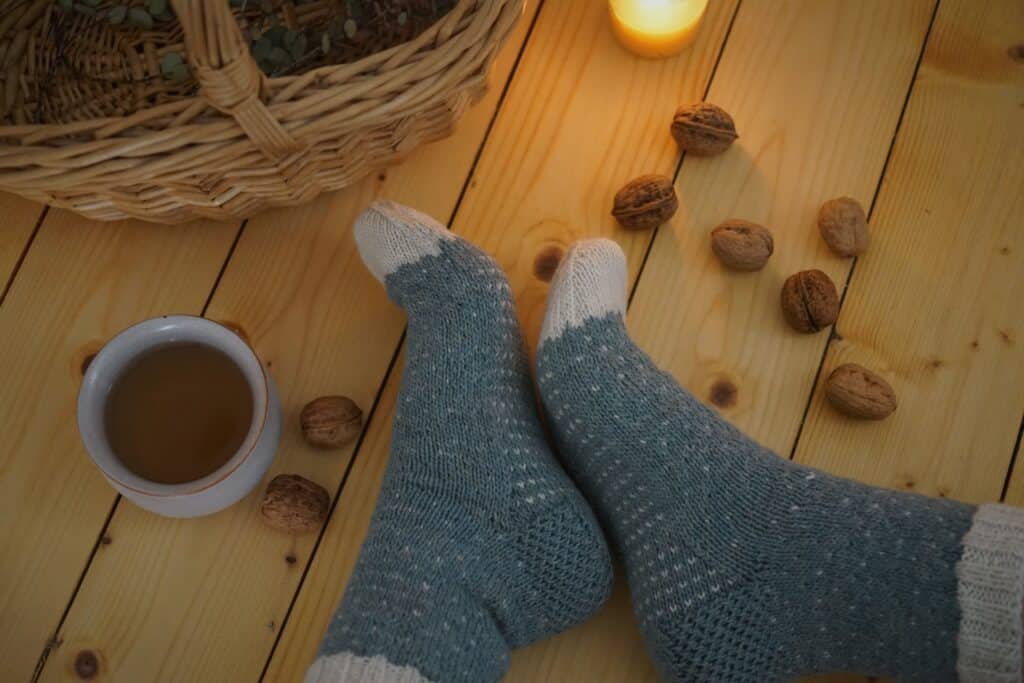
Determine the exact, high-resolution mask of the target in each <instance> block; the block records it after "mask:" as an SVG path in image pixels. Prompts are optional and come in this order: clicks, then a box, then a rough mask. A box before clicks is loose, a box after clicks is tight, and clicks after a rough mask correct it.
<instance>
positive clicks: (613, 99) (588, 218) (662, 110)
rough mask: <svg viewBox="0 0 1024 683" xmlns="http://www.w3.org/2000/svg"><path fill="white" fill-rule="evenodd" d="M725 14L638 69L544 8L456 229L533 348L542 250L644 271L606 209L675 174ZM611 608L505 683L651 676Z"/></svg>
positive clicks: (359, 482) (372, 461) (380, 435)
mask: <svg viewBox="0 0 1024 683" xmlns="http://www.w3.org/2000/svg"><path fill="white" fill-rule="evenodd" d="M734 7H735V4H734V3H725V2H716V3H713V4H712V6H711V9H710V14H709V16H708V17H707V19H706V23H705V25H704V28H703V29H702V33H701V37H700V39H699V41H698V43H697V44H696V45H695V46H694V47H693V48H692V50H691V51H690V52H688V53H687V54H684V55H682V56H680V57H678V58H676V59H672V60H665V61H660V62H658V61H654V62H652V61H644V60H640V59H637V58H634V57H632V56H630V55H629V54H627V53H626V52H625V51H623V50H622V48H620V47H619V46H618V44H617V43H615V41H614V38H613V36H612V35H611V32H610V28H609V26H608V22H607V7H606V6H605V5H603V4H602V3H597V2H593V3H589V2H588V3H575V2H557V3H548V4H547V5H545V6H544V8H543V9H542V11H541V16H540V18H539V19H538V21H537V27H536V29H535V31H534V35H533V37H532V38H531V40H530V43H529V45H528V46H527V49H526V52H525V54H524V56H523V63H522V64H521V66H520V69H519V72H518V73H517V74H516V78H515V80H514V81H513V83H512V86H511V89H510V92H509V96H508V99H507V101H506V103H505V105H504V106H503V107H502V110H501V112H500V114H499V117H498V121H497V123H496V125H495V130H494V132H493V133H492V136H491V138H490V140H489V141H488V143H487V145H486V147H485V149H484V152H483V154H482V156H481V160H480V164H479V166H478V171H477V173H476V174H475V177H474V179H473V182H472V183H471V185H470V189H469V191H468V192H467V195H466V199H465V201H464V203H463V206H462V207H461V208H460V210H459V213H458V215H457V216H456V219H455V222H454V225H453V229H454V230H455V231H456V232H458V233H460V234H462V235H464V236H466V237H467V238H469V239H470V240H472V241H473V242H474V243H476V244H479V245H481V246H483V248H485V249H487V250H488V251H489V252H491V253H492V254H494V255H495V256H496V258H497V259H498V260H499V261H500V262H501V264H502V266H503V267H504V268H505V269H506V270H507V271H508V273H509V276H510V280H511V284H512V287H513V289H514V291H515V293H516V296H517V299H518V304H519V314H520V317H521V318H522V319H523V320H524V321H525V324H526V326H527V329H528V336H529V337H530V340H531V343H532V342H533V341H535V338H536V332H537V331H538V329H539V325H540V320H541V314H542V309H543V299H544V296H545V294H546V288H547V285H546V283H545V282H542V281H541V280H539V279H537V277H536V276H535V274H534V262H535V259H536V258H537V256H538V255H539V254H541V253H543V252H544V251H545V250H546V249H548V248H551V247H561V248H564V247H565V246H567V245H568V244H569V243H571V242H572V241H574V240H576V239H578V238H580V237H583V236H588V235H602V234H603V235H612V236H614V237H615V238H616V239H618V240H620V242H621V243H622V244H623V245H624V247H625V248H626V249H627V250H628V253H629V255H630V263H631V268H632V270H633V272H634V273H635V272H636V271H637V270H638V269H639V264H640V261H641V259H642V257H643V253H644V250H645V249H646V247H647V243H648V240H649V239H650V235H649V234H646V235H637V234H635V233H626V232H624V231H621V230H619V229H617V228H616V227H615V226H614V224H613V222H612V220H611V218H610V216H609V211H610V209H611V197H612V196H613V195H614V193H615V191H616V190H617V189H618V187H619V186H620V185H621V184H623V183H624V182H625V181H627V180H629V179H630V178H632V177H633V176H635V175H639V174H640V173H644V172H660V173H671V172H672V170H673V168H674V167H675V164H676V162H677V158H678V153H677V151H676V149H675V145H674V143H673V142H672V139H671V137H670V136H669V134H668V123H669V121H670V120H671V116H672V113H673V112H674V110H675V107H676V106H677V105H678V104H679V103H680V102H687V101H692V100H697V99H700V98H701V96H702V93H703V92H704V90H705V87H706V84H707V81H708V79H709V77H710V74H711V71H712V68H713V66H714V63H715V60H716V58H717V55H718V53H719V50H720V46H721V44H722V41H723V40H724V37H725V34H726V29H727V27H728V25H729V21H730V19H731V17H732V14H733V10H734ZM397 384H398V378H397V376H392V377H391V378H390V379H389V382H388V387H389V388H388V390H387V392H386V393H387V394H388V395H393V394H394V392H395V391H397ZM390 401H391V402H393V398H392V399H390ZM390 408H391V403H388V404H386V405H382V406H381V410H380V411H379V412H378V417H377V418H375V420H374V422H373V425H371V427H370V436H369V437H368V440H367V442H366V443H365V444H364V446H363V448H362V449H361V451H360V454H359V457H358V459H357V460H356V463H355V465H354V466H353V472H352V474H351V475H350V477H349V480H348V483H347V484H346V485H345V489H344V491H343V492H342V495H341V499H340V501H339V503H338V507H337V509H336V511H335V514H334V516H333V518H332V520H331V522H330V523H329V524H328V526H327V530H326V532H325V537H324V540H323V542H322V544H321V547H320V549H319V551H318V553H317V557H316V559H315V561H314V563H313V565H312V567H311V568H310V572H309V575H308V576H307V578H306V581H305V583H304V585H303V589H302V591H301V592H300V593H299V597H298V600H297V601H296V606H295V608H294V609H293V612H292V615H291V617H290V618H289V622H288V626H287V628H286V629H285V631H284V633H283V634H282V637H281V642H280V643H279V645H278V648H277V650H276V651H275V656H274V658H273V659H272V660H271V666H270V669H269V671H268V675H267V679H268V680H272V681H292V680H298V679H299V678H301V676H302V672H303V671H304V670H305V668H306V667H307V666H308V665H309V663H310V661H311V660H312V658H313V656H314V653H315V651H316V647H317V644H318V643H319V641H320V638H321V637H322V635H323V632H324V630H325V628H326V626H327V623H328V620H329V619H330V615H331V613H332V612H333V611H334V607H335V605H336V604H337V601H338V599H339V598H340V596H341V594H342V592H343V590H344V586H345V583H346V582H347V580H348V576H349V574H350V572H351V569H352V566H353V563H354V561H355V558H356V555H357V553H358V549H359V546H360V545H361V543H362V539H363V536H364V535H365V533H366V527H367V525H368V524H369V519H370V515H371V513H372V510H373V507H374V504H375V502H376V496H377V491H378V490H379V487H380V480H381V477H382V476H383V471H384V467H385V463H386V460H387V450H388V443H389V439H388V435H389V432H390V422H391V410H390ZM613 605H614V607H615V609H610V610H606V611H605V612H604V614H603V615H602V616H601V617H598V618H597V619H595V620H592V621H591V622H589V623H588V624H587V625H585V626H584V627H581V628H578V629H575V630H574V631H572V632H570V633H567V634H563V635H562V636H561V637H559V638H556V639H552V640H549V641H547V642H545V643H542V644H540V645H538V646H536V647H534V648H531V649H530V650H527V651H523V652H519V653H516V655H515V657H514V662H513V672H512V674H511V675H510V677H509V680H531V681H539V680H559V681H562V680H565V681H568V680H615V681H621V680H633V676H634V675H639V676H641V677H648V678H649V677H650V676H652V675H653V673H652V670H651V665H650V663H649V660H648V658H647V656H646V654H645V653H644V651H643V649H642V645H641V644H640V639H639V636H638V634H637V633H636V629H635V628H634V627H633V626H631V624H632V618H631V617H629V616H628V601H627V600H626V594H625V591H624V590H623V589H622V587H620V589H619V592H618V593H617V594H616V598H615V600H614V603H613ZM623 614H626V615H627V616H626V617H623ZM598 652H600V653H601V654H600V655H598V656H595V653H598ZM605 652H607V653H609V654H607V655H606V654H604V653H605ZM577 675H582V676H583V678H575V677H576V676H577Z"/></svg>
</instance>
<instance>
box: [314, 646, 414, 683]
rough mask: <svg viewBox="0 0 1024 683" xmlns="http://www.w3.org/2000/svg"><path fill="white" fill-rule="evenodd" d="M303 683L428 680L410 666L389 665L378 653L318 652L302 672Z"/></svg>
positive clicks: (400, 682) (405, 682)
mask: <svg viewBox="0 0 1024 683" xmlns="http://www.w3.org/2000/svg"><path fill="white" fill-rule="evenodd" d="M305 683H431V682H430V681H429V680H427V678H426V677H425V676H423V674H421V673H420V672H419V671H417V670H416V669H415V668H413V667H411V666H398V665H397V664H392V663H391V662H389V661H388V660H387V659H385V658H384V657H382V656H380V655H376V656H374V657H361V656H359V655H355V654H352V653H351V652H338V653H336V654H333V655H320V656H319V657H317V658H316V661H314V662H313V665H312V666H311V667H309V671H307V672H306V682H305Z"/></svg>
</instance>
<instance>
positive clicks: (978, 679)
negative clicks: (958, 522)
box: [957, 505, 1024, 683]
mask: <svg viewBox="0 0 1024 683" xmlns="http://www.w3.org/2000/svg"><path fill="white" fill-rule="evenodd" d="M963 543H964V552H963V556H962V558H961V560H960V564H959V565H958V566H957V578H958V579H959V585H958V588H957V593H958V596H959V598H960V609H961V612H962V616H961V621H960V636H959V639H958V640H959V643H958V644H959V650H960V653H959V659H958V662H957V668H958V670H959V673H960V680H961V681H962V682H963V683H1020V681H1021V680H1024V664H1022V659H1024V657H1022V648H1024V613H1022V606H1024V513H1022V512H1021V510H1019V509H1016V508H1010V507H1006V506H1004V505H982V506H981V507H979V508H978V512H977V513H976V514H975V516H974V521H973V523H972V525H971V529H970V531H968V532H967V535H966V536H964V540H963Z"/></svg>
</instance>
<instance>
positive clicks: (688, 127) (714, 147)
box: [672, 102, 739, 156]
mask: <svg viewBox="0 0 1024 683" xmlns="http://www.w3.org/2000/svg"><path fill="white" fill-rule="evenodd" d="M672 137H674V138H675V139H676V142H678V143H679V147H680V148H681V149H682V150H683V151H684V152H687V153H689V154H696V155H698V156H711V155H714V154H721V153H722V152H724V151H725V150H727V149H729V146H730V145H732V143H733V141H734V140H735V139H736V138H737V137H739V136H738V135H737V134H736V124H735V123H734V122H733V120H732V117H731V116H729V114H728V112H726V111H725V110H724V109H722V108H721V107H717V106H715V105H713V104H708V103H707V102H701V103H699V104H691V105H687V106H683V107H680V108H679V109H678V110H676V115H675V116H674V117H673V118H672Z"/></svg>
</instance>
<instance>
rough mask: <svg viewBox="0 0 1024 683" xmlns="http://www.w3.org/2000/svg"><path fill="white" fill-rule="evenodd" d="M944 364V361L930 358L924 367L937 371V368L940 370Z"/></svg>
mask: <svg viewBox="0 0 1024 683" xmlns="http://www.w3.org/2000/svg"><path fill="white" fill-rule="evenodd" d="M945 364H946V361H944V360H942V359H941V358H932V359H931V360H930V361H928V363H927V364H926V367H927V368H928V369H929V370H938V369H939V368H941V367H942V366H943V365H945Z"/></svg>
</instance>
